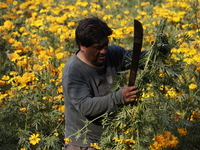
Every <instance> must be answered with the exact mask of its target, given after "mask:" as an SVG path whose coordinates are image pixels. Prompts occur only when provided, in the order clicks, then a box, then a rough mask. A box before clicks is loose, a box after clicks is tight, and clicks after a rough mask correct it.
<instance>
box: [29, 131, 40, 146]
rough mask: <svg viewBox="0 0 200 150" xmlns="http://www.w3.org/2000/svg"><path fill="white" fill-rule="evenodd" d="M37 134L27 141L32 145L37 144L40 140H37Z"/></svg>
mask: <svg viewBox="0 0 200 150" xmlns="http://www.w3.org/2000/svg"><path fill="white" fill-rule="evenodd" d="M38 136H39V134H38V133H36V134H32V135H31V136H30V137H29V141H30V143H31V144H32V145H35V144H37V143H39V141H40V138H38Z"/></svg>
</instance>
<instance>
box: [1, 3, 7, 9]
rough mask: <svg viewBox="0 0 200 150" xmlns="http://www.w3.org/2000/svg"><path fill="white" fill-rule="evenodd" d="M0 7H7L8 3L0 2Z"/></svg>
mask: <svg viewBox="0 0 200 150" xmlns="http://www.w3.org/2000/svg"><path fill="white" fill-rule="evenodd" d="M0 8H8V5H7V4H6V3H4V2H0Z"/></svg>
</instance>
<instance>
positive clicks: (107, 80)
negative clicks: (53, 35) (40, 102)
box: [62, 17, 144, 150]
mask: <svg viewBox="0 0 200 150" xmlns="http://www.w3.org/2000/svg"><path fill="white" fill-rule="evenodd" d="M111 34H112V30H111V29H110V28H109V27H108V26H107V24H106V23H105V22H103V21H101V20H100V19H98V18H96V17H92V18H86V19H83V20H81V21H80V22H79V25H78V27H77V29H76V43H77V45H78V48H79V50H78V51H77V52H76V53H75V55H73V56H72V57H71V58H70V59H69V60H68V61H67V63H66V65H65V67H64V71H63V81H62V84H63V91H64V98H65V108H66V110H65V117H66V121H65V136H66V138H67V137H69V136H70V135H72V134H74V133H76V132H77V131H78V130H80V129H81V128H83V126H84V125H85V124H84V122H83V121H85V120H93V119H95V118H97V117H99V116H101V115H102V114H104V113H110V112H113V111H116V110H117V109H118V107H119V105H124V104H126V103H130V102H133V101H134V100H135V98H136V96H137V93H138V90H137V87H136V86H126V87H122V88H121V89H118V90H117V91H114V92H110V90H111V88H112V84H113V80H114V78H115V77H116V75H117V74H118V73H119V72H120V71H123V70H126V69H129V68H130V65H128V66H127V64H126V62H129V64H130V60H131V59H130V58H131V55H132V50H125V49H124V48H122V47H119V46H116V45H111V46H108V43H109V40H108V36H109V35H111ZM143 53H144V52H142V53H141V55H143ZM127 58H129V59H127ZM88 129H89V132H88V133H87V134H86V138H87V141H88V143H87V144H85V143H84V142H83V139H84V138H85V135H82V136H80V138H78V139H76V138H75V136H71V137H70V139H71V140H72V142H71V143H69V145H66V150H76V149H77V150H80V149H88V150H94V148H90V143H97V142H98V140H99V139H100V136H101V133H102V132H103V128H102V126H101V123H100V121H98V120H97V121H94V122H93V123H91V124H90V125H89V126H88Z"/></svg>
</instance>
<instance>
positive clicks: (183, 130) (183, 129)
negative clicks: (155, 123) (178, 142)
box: [178, 128, 187, 135]
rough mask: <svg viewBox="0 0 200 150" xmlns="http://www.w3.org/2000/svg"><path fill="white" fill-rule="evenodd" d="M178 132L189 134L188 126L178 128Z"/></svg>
mask: <svg viewBox="0 0 200 150" xmlns="http://www.w3.org/2000/svg"><path fill="white" fill-rule="evenodd" d="M178 133H179V134H180V135H186V134H187V130H186V128H178Z"/></svg>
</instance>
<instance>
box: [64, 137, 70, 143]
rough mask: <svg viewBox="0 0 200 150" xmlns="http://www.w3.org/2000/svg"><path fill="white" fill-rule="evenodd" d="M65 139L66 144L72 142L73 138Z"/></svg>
mask: <svg viewBox="0 0 200 150" xmlns="http://www.w3.org/2000/svg"><path fill="white" fill-rule="evenodd" d="M64 141H65V144H69V143H70V142H72V140H71V139H69V138H65V139H64Z"/></svg>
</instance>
